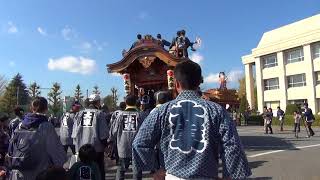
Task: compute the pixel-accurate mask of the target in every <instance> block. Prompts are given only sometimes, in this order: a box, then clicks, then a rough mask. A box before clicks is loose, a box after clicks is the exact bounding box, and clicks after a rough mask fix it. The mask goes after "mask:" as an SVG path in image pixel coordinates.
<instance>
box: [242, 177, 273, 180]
mask: <svg viewBox="0 0 320 180" xmlns="http://www.w3.org/2000/svg"><path fill="white" fill-rule="evenodd" d="M248 179H249V180H253V179H254V180H269V179H272V177H255V178H248Z"/></svg>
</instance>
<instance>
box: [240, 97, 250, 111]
mask: <svg viewBox="0 0 320 180" xmlns="http://www.w3.org/2000/svg"><path fill="white" fill-rule="evenodd" d="M248 106H249V103H248V101H247V97H246V96H243V97H242V98H241V99H240V106H239V112H240V113H244V111H245V110H246V109H247V108H248Z"/></svg>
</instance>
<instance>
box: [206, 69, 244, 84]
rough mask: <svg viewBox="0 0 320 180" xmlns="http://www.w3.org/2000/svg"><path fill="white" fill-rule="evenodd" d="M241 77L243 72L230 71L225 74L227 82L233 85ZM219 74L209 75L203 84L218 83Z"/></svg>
mask: <svg viewBox="0 0 320 180" xmlns="http://www.w3.org/2000/svg"><path fill="white" fill-rule="evenodd" d="M242 76H243V70H231V71H229V72H228V73H227V78H228V80H227V82H230V83H235V82H238V80H239V79H240V78H241V77H242ZM218 82H219V73H210V74H209V75H208V76H206V77H205V78H204V83H207V84H209V83H218Z"/></svg>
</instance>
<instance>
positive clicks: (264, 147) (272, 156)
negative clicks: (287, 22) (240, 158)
mask: <svg viewBox="0 0 320 180" xmlns="http://www.w3.org/2000/svg"><path fill="white" fill-rule="evenodd" d="M292 128H293V127H286V128H285V131H283V132H280V131H279V127H277V126H274V127H273V129H274V134H272V135H271V134H264V131H263V127H261V126H240V127H238V133H239V135H240V138H241V141H242V143H243V146H244V148H245V151H246V154H247V157H248V161H249V164H250V167H251V170H252V173H253V175H252V176H251V177H250V178H249V179H257V180H269V179H276V180H320V169H319V167H320V158H319V155H320V128H318V127H316V128H314V131H315V133H316V134H315V136H313V137H311V138H307V137H306V136H307V134H306V130H305V128H304V127H301V132H300V133H299V138H295V137H294V133H293V132H292ZM106 166H107V167H106V168H107V171H106V173H107V174H106V179H108V180H111V179H115V173H116V166H115V163H114V162H112V161H109V160H108V161H107V162H106ZM126 177H127V178H126V179H131V178H132V173H131V171H129V172H128V173H127V175H126ZM150 177H151V176H150V175H149V173H148V172H145V173H144V178H143V179H146V180H147V179H151V178H150Z"/></svg>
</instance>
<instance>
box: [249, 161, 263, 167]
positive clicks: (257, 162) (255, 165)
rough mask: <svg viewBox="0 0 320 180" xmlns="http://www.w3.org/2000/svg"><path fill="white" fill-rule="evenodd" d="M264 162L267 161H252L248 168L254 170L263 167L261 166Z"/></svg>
mask: <svg viewBox="0 0 320 180" xmlns="http://www.w3.org/2000/svg"><path fill="white" fill-rule="evenodd" d="M266 162H268V161H252V162H249V166H250V168H251V169H255V168H257V167H260V166H263V164H264V163H266Z"/></svg>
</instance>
